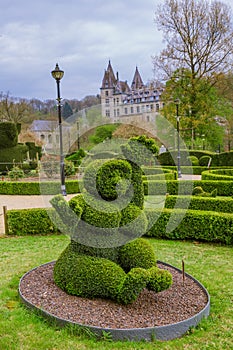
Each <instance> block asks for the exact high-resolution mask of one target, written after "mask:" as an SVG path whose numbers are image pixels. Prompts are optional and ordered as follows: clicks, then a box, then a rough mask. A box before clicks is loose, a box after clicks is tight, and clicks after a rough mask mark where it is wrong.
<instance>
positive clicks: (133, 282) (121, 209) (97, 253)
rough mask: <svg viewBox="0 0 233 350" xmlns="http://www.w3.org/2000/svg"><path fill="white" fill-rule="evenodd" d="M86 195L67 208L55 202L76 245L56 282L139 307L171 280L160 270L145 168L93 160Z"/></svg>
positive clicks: (60, 260) (60, 267)
mask: <svg viewBox="0 0 233 350" xmlns="http://www.w3.org/2000/svg"><path fill="white" fill-rule="evenodd" d="M83 182H84V185H85V191H86V192H83V193H82V194H80V195H77V196H75V197H74V198H72V199H71V200H70V201H69V202H68V203H67V202H66V201H65V200H64V198H63V197H62V195H57V196H55V197H54V198H53V199H52V200H51V203H52V205H53V207H54V208H55V209H56V211H57V212H58V214H59V216H60V218H61V219H62V221H63V224H64V225H65V226H66V230H67V232H68V233H69V235H70V236H71V242H70V244H69V245H68V247H67V248H66V249H65V250H64V251H63V253H62V254H61V256H60V257H59V258H58V260H57V261H56V264H55V267H54V281H55V283H56V284H57V285H58V286H59V287H60V288H61V289H63V290H64V291H66V292H67V293H69V294H72V295H76V296H81V297H87V298H94V297H101V298H109V299H112V300H115V301H116V302H118V303H122V304H129V303H132V302H134V301H135V300H136V299H137V297H138V295H139V294H140V292H141V291H142V290H143V289H144V288H148V289H150V290H153V291H156V292H160V291H162V290H165V289H167V288H169V287H170V286H171V284H172V276H171V274H170V273H169V272H168V271H166V270H162V269H159V268H158V267H157V265H156V256H155V253H154V250H153V247H152V245H151V244H150V243H149V242H148V241H147V240H145V239H143V238H140V237H141V236H142V234H143V233H145V232H146V229H147V218H146V215H145V213H144V211H143V197H144V194H143V183H142V175H141V170H140V167H139V166H137V165H136V164H135V163H133V162H132V161H128V160H125V159H119V160H108V161H104V162H103V161H100V160H98V161H94V162H93V163H92V164H91V165H90V166H89V167H88V168H87V170H86V171H85V175H84V180H83Z"/></svg>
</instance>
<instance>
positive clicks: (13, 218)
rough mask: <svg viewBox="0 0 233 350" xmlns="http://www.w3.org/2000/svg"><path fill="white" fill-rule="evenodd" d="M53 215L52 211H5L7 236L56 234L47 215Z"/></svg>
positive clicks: (54, 227) (56, 231)
mask: <svg viewBox="0 0 233 350" xmlns="http://www.w3.org/2000/svg"><path fill="white" fill-rule="evenodd" d="M47 210H50V214H51V215H54V214H53V213H54V211H53V209H34V208H33V209H20V210H19V209H14V210H8V211H7V218H8V228H9V232H8V234H9V235H17V236H24V235H34V234H36V235H47V234H52V233H53V234H54V233H58V230H57V228H56V226H55V225H54V224H53V221H52V220H51V218H50V215H49V214H48V211H47Z"/></svg>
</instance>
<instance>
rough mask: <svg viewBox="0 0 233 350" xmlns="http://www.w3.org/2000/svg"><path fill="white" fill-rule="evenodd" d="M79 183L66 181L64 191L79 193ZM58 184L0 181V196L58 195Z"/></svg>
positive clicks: (50, 182) (53, 182)
mask: <svg viewBox="0 0 233 350" xmlns="http://www.w3.org/2000/svg"><path fill="white" fill-rule="evenodd" d="M79 183H80V180H79V182H78V181H77V180H67V181H66V191H67V193H68V194H70V193H78V192H79ZM60 187H61V185H60V183H59V182H58V181H57V182H55V181H46V182H39V181H35V182H27V181H25V182H23V181H0V194H8V195H40V194H46V195H47V194H57V193H60Z"/></svg>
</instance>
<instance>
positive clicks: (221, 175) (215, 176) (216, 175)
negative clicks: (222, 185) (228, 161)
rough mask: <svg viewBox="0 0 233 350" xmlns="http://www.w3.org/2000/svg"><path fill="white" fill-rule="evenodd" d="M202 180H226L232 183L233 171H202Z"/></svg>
mask: <svg viewBox="0 0 233 350" xmlns="http://www.w3.org/2000/svg"><path fill="white" fill-rule="evenodd" d="M201 178H202V180H215V181H216V180H221V181H223V180H226V181H233V169H214V170H210V171H204V172H203V173H202V174H201Z"/></svg>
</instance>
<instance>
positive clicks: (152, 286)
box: [147, 266, 172, 293]
mask: <svg viewBox="0 0 233 350" xmlns="http://www.w3.org/2000/svg"><path fill="white" fill-rule="evenodd" d="M149 271H150V277H149V282H148V284H147V288H148V289H149V290H153V291H154V292H156V293H159V292H162V291H163V290H166V289H168V288H169V287H170V286H171V285H172V275H171V274H170V273H169V272H168V271H166V270H162V269H159V268H158V267H156V266H153V267H152V268H151V269H150V270H149Z"/></svg>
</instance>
